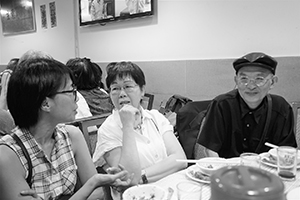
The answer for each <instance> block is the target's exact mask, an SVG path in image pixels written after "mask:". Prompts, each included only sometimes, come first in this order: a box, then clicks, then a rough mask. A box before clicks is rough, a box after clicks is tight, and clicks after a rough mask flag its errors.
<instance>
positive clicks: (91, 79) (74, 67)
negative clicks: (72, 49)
mask: <svg viewBox="0 0 300 200" xmlns="http://www.w3.org/2000/svg"><path fill="white" fill-rule="evenodd" d="M66 65H67V67H69V68H70V69H71V71H72V72H73V74H74V77H75V82H74V84H75V85H76V87H77V89H78V90H91V89H94V88H97V87H101V79H102V70H101V68H100V66H99V65H97V64H96V63H94V62H91V60H90V59H88V58H72V59H70V60H68V62H67V64H66Z"/></svg>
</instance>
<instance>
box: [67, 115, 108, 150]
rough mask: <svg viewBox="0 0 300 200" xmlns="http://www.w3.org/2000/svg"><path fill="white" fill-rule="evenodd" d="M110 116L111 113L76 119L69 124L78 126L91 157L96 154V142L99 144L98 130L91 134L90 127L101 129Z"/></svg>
mask: <svg viewBox="0 0 300 200" xmlns="http://www.w3.org/2000/svg"><path fill="white" fill-rule="evenodd" d="M110 114H111V113H105V114H101V115H95V116H91V117H84V118H80V119H76V120H75V121H73V122H69V123H67V124H70V125H74V126H77V127H78V128H79V129H80V130H81V131H82V133H83V136H84V139H85V141H86V143H87V146H88V148H89V151H90V154H91V155H92V154H93V153H94V150H95V146H96V142H97V130H95V131H92V132H89V131H88V127H91V126H97V127H99V126H100V125H101V124H102V123H103V122H104V121H105V119H106V118H107V117H108V116H109V115H110Z"/></svg>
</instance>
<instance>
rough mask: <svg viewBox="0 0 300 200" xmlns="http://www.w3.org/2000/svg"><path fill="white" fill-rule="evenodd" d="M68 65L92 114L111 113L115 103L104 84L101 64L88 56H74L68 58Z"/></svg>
mask: <svg viewBox="0 0 300 200" xmlns="http://www.w3.org/2000/svg"><path fill="white" fill-rule="evenodd" d="M66 65H67V67H69V68H70V69H71V71H72V72H73V74H74V77H75V85H76V87H77V89H78V91H79V92H80V94H82V96H83V97H84V98H85V100H86V102H87V104H88V106H89V109H90V111H91V113H92V115H101V114H104V113H111V112H112V109H113V105H112V104H111V101H110V99H109V95H108V94H107V92H106V91H105V90H104V89H103V88H101V85H102V86H103V84H102V82H101V80H102V70H101V68H100V66H99V65H97V64H96V63H94V62H91V60H90V59H88V58H73V59H70V60H68V62H67V64H66Z"/></svg>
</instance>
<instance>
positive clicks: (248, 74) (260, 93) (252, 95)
mask: <svg viewBox="0 0 300 200" xmlns="http://www.w3.org/2000/svg"><path fill="white" fill-rule="evenodd" d="M234 80H235V83H236V85H237V88H238V91H239V94H240V95H241V97H242V98H243V100H244V101H245V102H246V104H247V105H248V106H249V107H250V108H251V109H255V108H257V107H258V106H259V105H260V103H261V102H262V100H263V99H264V97H265V96H266V95H267V94H268V92H269V90H270V89H271V88H272V87H273V85H274V83H275V82H277V77H276V76H274V75H273V74H272V73H271V71H269V70H267V69H265V68H262V67H257V66H245V67H242V68H241V69H240V70H239V71H238V73H237V75H236V76H235V77H234Z"/></svg>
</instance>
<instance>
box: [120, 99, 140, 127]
mask: <svg viewBox="0 0 300 200" xmlns="http://www.w3.org/2000/svg"><path fill="white" fill-rule="evenodd" d="M119 115H120V119H121V122H122V124H123V127H126V126H132V127H133V128H134V127H136V126H137V125H138V124H139V123H140V122H141V113H140V111H139V110H138V109H137V108H135V107H133V106H132V105H124V106H123V107H122V108H121V109H120V110H119Z"/></svg>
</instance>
